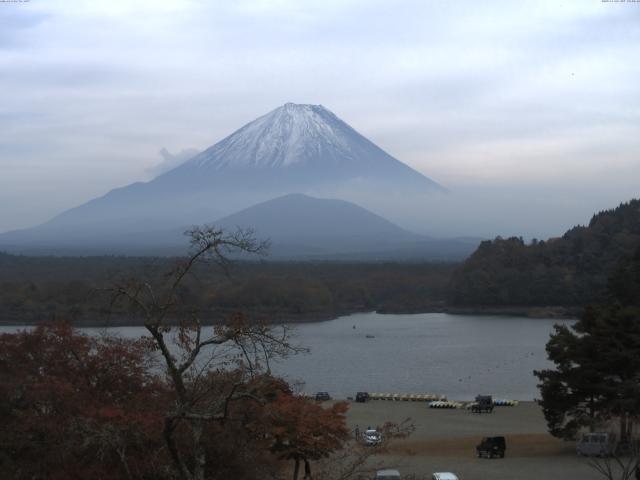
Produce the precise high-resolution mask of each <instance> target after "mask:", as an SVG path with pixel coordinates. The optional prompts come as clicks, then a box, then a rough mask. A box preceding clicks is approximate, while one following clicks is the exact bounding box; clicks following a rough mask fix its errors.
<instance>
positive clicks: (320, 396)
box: [316, 392, 331, 402]
mask: <svg viewBox="0 0 640 480" xmlns="http://www.w3.org/2000/svg"><path fill="white" fill-rule="evenodd" d="M326 400H331V396H330V395H329V392H318V393H316V401H318V402H324V401H326Z"/></svg>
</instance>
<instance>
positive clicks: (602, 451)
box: [576, 432, 617, 457]
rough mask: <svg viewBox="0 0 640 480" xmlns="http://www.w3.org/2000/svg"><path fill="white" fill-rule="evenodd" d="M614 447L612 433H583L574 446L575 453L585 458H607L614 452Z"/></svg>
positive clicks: (614, 442)
mask: <svg viewBox="0 0 640 480" xmlns="http://www.w3.org/2000/svg"><path fill="white" fill-rule="evenodd" d="M616 447H617V442H616V438H615V435H613V434H612V433H606V432H594V433H585V434H583V435H582V437H581V438H580V440H578V443H577V444H576V452H577V453H578V455H584V456H587V457H590V456H598V457H608V456H610V455H613V454H614V453H615V452H616Z"/></svg>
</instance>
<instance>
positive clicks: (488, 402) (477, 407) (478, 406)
mask: <svg viewBox="0 0 640 480" xmlns="http://www.w3.org/2000/svg"><path fill="white" fill-rule="evenodd" d="M471 411H472V412H473V413H491V412H493V397H492V396H491V395H478V396H477V397H476V401H475V403H474V404H473V405H471Z"/></svg>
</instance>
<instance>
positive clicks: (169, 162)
mask: <svg viewBox="0 0 640 480" xmlns="http://www.w3.org/2000/svg"><path fill="white" fill-rule="evenodd" d="M158 153H159V154H160V156H161V157H162V161H161V162H160V163H157V164H156V165H153V166H152V167H149V168H147V172H148V173H150V174H151V175H153V176H154V177H157V176H158V175H160V174H162V173H164V172H168V171H169V170H172V169H174V168H176V167H177V166H178V165H182V164H183V163H184V162H186V161H187V160H189V159H190V158H193V157H195V156H196V155H197V154H198V153H200V152H199V151H198V150H196V149H195V148H185V149H184V150H181V151H179V152H178V153H176V154H172V153H170V152H169V151H168V150H167V149H166V148H162V149H161V150H160V152H158Z"/></svg>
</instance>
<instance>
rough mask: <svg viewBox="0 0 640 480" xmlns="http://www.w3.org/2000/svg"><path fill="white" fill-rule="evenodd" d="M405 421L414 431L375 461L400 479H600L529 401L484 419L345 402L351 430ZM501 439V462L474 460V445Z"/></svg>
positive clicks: (417, 405) (414, 406) (412, 405)
mask: <svg viewBox="0 0 640 480" xmlns="http://www.w3.org/2000/svg"><path fill="white" fill-rule="evenodd" d="M406 419H411V423H412V424H413V425H414V427H415V431H414V432H413V433H412V434H411V435H410V436H409V437H407V438H406V439H401V440H394V441H393V442H392V444H391V445H390V446H389V448H388V451H387V452H385V453H382V454H380V455H378V456H376V458H375V461H376V462H378V461H382V462H384V465H385V467H387V468H397V469H398V470H399V471H400V472H401V474H402V475H403V478H404V476H412V477H411V478H416V479H425V480H430V479H431V474H432V473H433V472H453V473H455V474H456V475H458V477H459V479H460V480H512V479H517V480H540V479H548V480H554V479H558V480H565V479H566V480H571V479H580V480H592V479H593V480H596V479H599V478H602V477H601V475H600V474H599V473H598V472H596V471H595V469H593V467H590V466H589V464H588V463H589V460H588V459H585V458H582V457H579V456H578V455H576V450H575V443H574V442H564V441H561V440H558V439H556V438H554V437H552V436H551V435H550V434H549V433H548V432H547V426H546V423H545V420H544V417H543V415H542V410H541V408H540V407H539V406H538V405H537V404H536V403H535V402H520V403H519V404H518V405H517V406H512V407H496V408H495V409H494V411H493V413H490V414H487V413H485V414H475V413H471V411H469V410H466V409H431V408H429V407H428V403H425V402H404V401H382V400H378V401H369V402H367V403H355V402H350V409H349V412H348V414H347V422H348V425H349V427H350V428H351V429H354V430H355V428H356V427H358V429H359V430H360V431H363V430H364V429H366V428H367V427H369V426H370V427H373V428H375V426H377V425H382V424H384V423H385V422H387V421H391V422H394V423H401V422H403V421H405V420H406ZM499 435H501V436H504V437H505V438H506V442H507V450H506V455H505V458H504V459H500V458H494V459H485V458H482V459H480V458H477V457H476V450H475V446H476V445H477V444H478V443H479V442H480V440H481V439H482V437H485V436H499Z"/></svg>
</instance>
